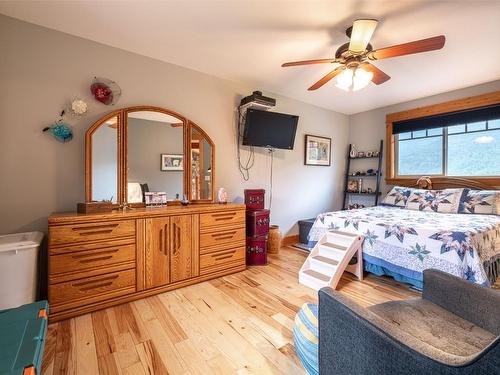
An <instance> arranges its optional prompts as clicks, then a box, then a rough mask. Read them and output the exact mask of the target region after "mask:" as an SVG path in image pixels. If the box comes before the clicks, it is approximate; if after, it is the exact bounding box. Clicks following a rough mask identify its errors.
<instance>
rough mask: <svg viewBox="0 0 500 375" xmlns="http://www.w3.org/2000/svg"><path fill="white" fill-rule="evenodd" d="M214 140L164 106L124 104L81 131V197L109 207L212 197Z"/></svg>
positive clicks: (200, 199)
mask: <svg viewBox="0 0 500 375" xmlns="http://www.w3.org/2000/svg"><path fill="white" fill-rule="evenodd" d="M214 154H215V146H214V143H213V142H212V140H211V139H210V137H209V136H208V135H207V133H205V131H203V129H201V128H200V127H199V126H198V125H196V124H195V123H194V122H192V121H190V120H189V119H187V118H185V117H183V116H181V115H179V114H178V113H175V112H173V111H170V110H168V109H165V108H160V107H153V106H136V107H127V108H122V109H119V110H117V111H114V112H112V113H109V114H107V115H106V116H104V117H102V118H101V119H99V120H98V121H96V122H95V123H94V124H93V125H92V126H91V127H90V128H89V129H88V130H87V132H86V135H85V201H86V203H93V204H97V205H98V204H99V203H102V204H103V205H107V206H112V207H123V206H132V207H144V206H146V205H155V204H156V205H164V204H167V205H175V204H180V201H181V200H183V198H184V197H187V199H188V200H189V202H190V203H211V202H213V201H214V177H215V165H214Z"/></svg>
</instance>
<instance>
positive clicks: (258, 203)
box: [245, 189, 266, 210]
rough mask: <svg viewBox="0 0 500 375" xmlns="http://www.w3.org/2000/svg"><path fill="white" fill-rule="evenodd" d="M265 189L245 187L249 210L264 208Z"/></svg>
mask: <svg viewBox="0 0 500 375" xmlns="http://www.w3.org/2000/svg"><path fill="white" fill-rule="evenodd" d="M265 193H266V191H265V190H264V189H245V204H246V205H247V210H262V209H263V208H264V203H265V202H264V195H265Z"/></svg>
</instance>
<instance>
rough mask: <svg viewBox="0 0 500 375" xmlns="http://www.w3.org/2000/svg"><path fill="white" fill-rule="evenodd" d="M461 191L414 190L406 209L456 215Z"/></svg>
mask: <svg viewBox="0 0 500 375" xmlns="http://www.w3.org/2000/svg"><path fill="white" fill-rule="evenodd" d="M462 192H463V189H446V190H423V189H414V190H413V192H412V194H411V195H410V197H409V198H408V202H407V203H406V208H407V209H409V210H417V211H434V212H441V213H447V214H456V213H458V206H459V203H460V197H461V196H462Z"/></svg>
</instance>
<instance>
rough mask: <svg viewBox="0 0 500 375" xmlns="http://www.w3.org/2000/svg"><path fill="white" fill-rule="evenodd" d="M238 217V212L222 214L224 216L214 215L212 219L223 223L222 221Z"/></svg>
mask: <svg viewBox="0 0 500 375" xmlns="http://www.w3.org/2000/svg"><path fill="white" fill-rule="evenodd" d="M235 215H236V212H229V213H226V212H224V213H222V214H212V217H213V218H214V219H215V221H221V220H231V219H232V218H233V217H234V216H235Z"/></svg>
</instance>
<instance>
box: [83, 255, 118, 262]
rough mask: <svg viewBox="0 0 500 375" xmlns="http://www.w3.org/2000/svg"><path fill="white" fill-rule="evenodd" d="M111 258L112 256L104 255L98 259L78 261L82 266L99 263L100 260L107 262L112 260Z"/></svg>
mask: <svg viewBox="0 0 500 375" xmlns="http://www.w3.org/2000/svg"><path fill="white" fill-rule="evenodd" d="M112 258H113V255H104V256H102V257H98V258H89V259H82V260H79V262H80V263H82V264H86V263H92V262H99V261H100V260H108V259H112Z"/></svg>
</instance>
